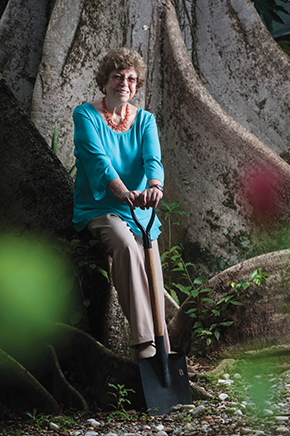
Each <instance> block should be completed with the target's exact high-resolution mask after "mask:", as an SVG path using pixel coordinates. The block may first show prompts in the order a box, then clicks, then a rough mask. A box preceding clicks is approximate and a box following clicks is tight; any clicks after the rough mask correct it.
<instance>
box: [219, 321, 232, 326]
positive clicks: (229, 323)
mask: <svg viewBox="0 0 290 436" xmlns="http://www.w3.org/2000/svg"><path fill="white" fill-rule="evenodd" d="M232 324H234V321H225V322H221V323H220V324H219V325H221V326H223V327H229V326H230V325H232Z"/></svg>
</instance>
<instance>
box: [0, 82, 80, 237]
mask: <svg viewBox="0 0 290 436" xmlns="http://www.w3.org/2000/svg"><path fill="white" fill-rule="evenodd" d="M0 144H1V164H0V166H1V170H0V190H1V197H0V208H1V212H2V213H1V218H0V225H1V230H2V231H6V232H8V231H12V230H13V231H17V230H23V229H26V231H31V232H35V233H39V234H41V235H43V236H49V235H54V236H61V237H65V236H68V235H70V236H72V233H73V226H72V222H71V217H72V197H73V188H74V187H73V182H72V179H71V177H70V176H69V174H68V173H67V171H66V170H65V168H64V167H63V165H62V164H61V162H60V161H59V159H58V158H57V157H56V156H55V154H54V153H53V151H52V150H51V149H50V148H49V147H48V145H47V144H46V142H45V141H44V139H43V138H42V136H41V135H40V134H39V132H38V131H37V129H36V127H35V126H34V124H32V122H31V121H30V120H29V119H28V117H27V115H26V113H25V112H24V111H23V109H22V108H21V107H20V106H19V104H18V102H17V101H16V99H15V97H14V96H13V94H12V93H11V91H10V89H9V87H8V86H7V84H6V82H5V80H4V79H3V77H0Z"/></svg>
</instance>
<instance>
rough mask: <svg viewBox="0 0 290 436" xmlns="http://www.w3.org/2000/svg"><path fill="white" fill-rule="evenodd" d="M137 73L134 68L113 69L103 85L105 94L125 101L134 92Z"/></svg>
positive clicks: (128, 99)
mask: <svg viewBox="0 0 290 436" xmlns="http://www.w3.org/2000/svg"><path fill="white" fill-rule="evenodd" d="M136 85H137V73H136V70H135V69H134V68H130V69H125V70H113V71H111V73H110V74H109V79H108V81H107V83H106V85H105V86H104V88H105V90H106V95H107V96H108V97H109V98H111V99H113V100H116V101H118V102H119V103H127V102H128V101H130V100H131V99H132V98H133V97H134V95H135V94H136Z"/></svg>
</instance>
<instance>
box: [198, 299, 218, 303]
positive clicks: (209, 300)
mask: <svg viewBox="0 0 290 436" xmlns="http://www.w3.org/2000/svg"><path fill="white" fill-rule="evenodd" d="M201 301H207V302H208V303H213V304H215V301H214V300H212V299H211V298H202V299H201Z"/></svg>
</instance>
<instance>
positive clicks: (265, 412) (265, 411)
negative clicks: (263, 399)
mask: <svg viewBox="0 0 290 436" xmlns="http://www.w3.org/2000/svg"><path fill="white" fill-rule="evenodd" d="M273 413H274V412H273V410H271V409H264V410H263V415H265V416H271V415H273Z"/></svg>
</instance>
